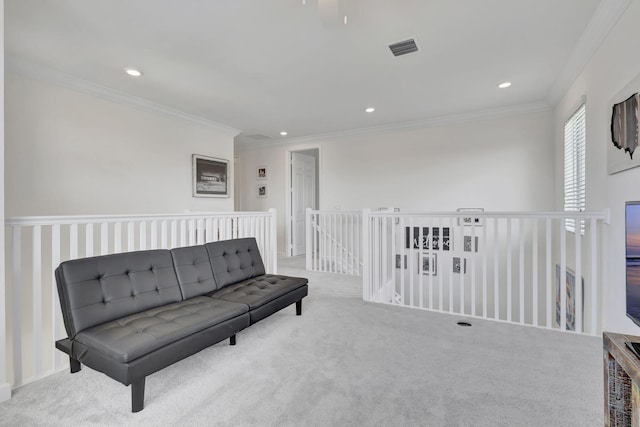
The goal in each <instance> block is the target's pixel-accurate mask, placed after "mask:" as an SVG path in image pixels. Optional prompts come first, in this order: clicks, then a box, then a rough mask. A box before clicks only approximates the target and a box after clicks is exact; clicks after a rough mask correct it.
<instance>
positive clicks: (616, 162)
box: [607, 74, 640, 175]
mask: <svg viewBox="0 0 640 427" xmlns="http://www.w3.org/2000/svg"><path fill="white" fill-rule="evenodd" d="M609 108H610V110H609V112H610V116H609V117H610V118H611V123H610V128H609V129H610V130H609V140H608V141H607V172H608V173H609V175H611V174H614V173H618V172H621V171H624V170H627V169H631V168H635V167H637V166H640V150H639V149H638V141H639V139H640V125H639V123H640V74H639V75H638V76H636V77H635V78H634V79H633V80H632V81H630V82H629V83H628V84H627V85H626V86H625V87H624V88H623V89H622V90H620V92H618V93H617V94H616V95H615V96H614V97H613V98H612V99H611V100H610V101H609Z"/></svg>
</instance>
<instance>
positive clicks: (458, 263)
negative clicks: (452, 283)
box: [453, 256, 467, 274]
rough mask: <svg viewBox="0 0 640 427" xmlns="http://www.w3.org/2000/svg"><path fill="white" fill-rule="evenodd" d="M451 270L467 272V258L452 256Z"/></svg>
mask: <svg viewBox="0 0 640 427" xmlns="http://www.w3.org/2000/svg"><path fill="white" fill-rule="evenodd" d="M453 272H454V273H462V274H466V273H467V259H466V258H460V257H457V256H456V257H453Z"/></svg>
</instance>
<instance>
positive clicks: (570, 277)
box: [556, 264, 584, 331]
mask: <svg viewBox="0 0 640 427" xmlns="http://www.w3.org/2000/svg"><path fill="white" fill-rule="evenodd" d="M560 277H561V274H560V266H559V265H558V264H556V325H558V326H560V315H561V310H560V307H561V305H560V301H561V299H560V289H562V288H561V287H562V281H561V279H560ZM565 287H566V289H567V305H566V312H567V326H566V330H567V331H575V330H576V274H575V273H574V272H573V271H572V270H569V269H568V268H567V276H566V279H565ZM582 305H583V307H584V279H582Z"/></svg>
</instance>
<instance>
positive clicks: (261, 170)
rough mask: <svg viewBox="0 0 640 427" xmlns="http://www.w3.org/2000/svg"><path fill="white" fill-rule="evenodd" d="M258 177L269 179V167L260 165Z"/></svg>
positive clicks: (257, 172)
mask: <svg viewBox="0 0 640 427" xmlns="http://www.w3.org/2000/svg"><path fill="white" fill-rule="evenodd" d="M256 178H257V179H267V167H266V166H258V168H257V171H256Z"/></svg>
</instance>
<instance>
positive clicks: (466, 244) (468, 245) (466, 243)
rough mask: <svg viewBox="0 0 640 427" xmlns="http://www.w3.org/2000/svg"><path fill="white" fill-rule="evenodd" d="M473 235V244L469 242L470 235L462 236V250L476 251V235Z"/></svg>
mask: <svg viewBox="0 0 640 427" xmlns="http://www.w3.org/2000/svg"><path fill="white" fill-rule="evenodd" d="M473 237H474V239H473V240H474V242H473V243H474V245H472V244H471V236H464V251H465V252H478V236H473ZM472 246H473V247H472Z"/></svg>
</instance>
